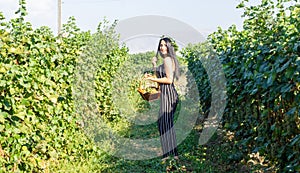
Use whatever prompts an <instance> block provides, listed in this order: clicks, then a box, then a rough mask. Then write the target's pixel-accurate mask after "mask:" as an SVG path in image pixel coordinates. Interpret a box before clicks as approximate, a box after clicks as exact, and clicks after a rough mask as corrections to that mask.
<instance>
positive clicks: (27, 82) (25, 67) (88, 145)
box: [0, 0, 127, 172]
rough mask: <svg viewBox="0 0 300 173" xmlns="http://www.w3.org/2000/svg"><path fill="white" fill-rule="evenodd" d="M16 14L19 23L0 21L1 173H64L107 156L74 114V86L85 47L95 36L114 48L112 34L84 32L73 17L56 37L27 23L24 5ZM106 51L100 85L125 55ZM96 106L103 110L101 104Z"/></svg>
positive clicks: (100, 31) (16, 21)
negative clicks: (64, 169) (64, 168)
mask: <svg viewBox="0 0 300 173" xmlns="http://www.w3.org/2000/svg"><path fill="white" fill-rule="evenodd" d="M16 13H17V14H20V17H18V18H16V19H12V20H10V21H9V22H6V23H5V22H3V21H2V19H4V16H3V15H2V13H1V21H0V22H1V30H0V141H1V142H0V169H1V171H4V172H40V171H41V172H42V171H50V172H52V171H58V170H59V169H60V168H61V167H59V165H57V164H58V163H65V162H68V163H69V162H71V163H72V162H74V163H78V162H80V161H81V160H88V161H90V162H94V163H95V162H96V161H95V160H101V158H102V157H103V156H105V155H106V154H104V153H103V152H100V150H99V149H98V148H97V147H96V146H95V145H94V143H93V142H92V141H90V139H88V138H87V137H86V135H85V134H84V131H83V129H82V126H81V123H80V122H81V115H80V114H77V113H76V112H75V111H74V100H73V98H72V91H73V87H72V86H73V82H74V77H73V76H74V73H75V70H76V65H77V61H78V57H80V55H81V54H82V52H83V50H85V47H86V45H87V43H88V42H89V41H90V40H91V39H92V38H94V37H95V35H97V34H98V35H100V36H99V37H101V38H102V40H105V41H106V42H107V43H110V42H111V37H107V36H108V35H112V33H111V34H110V33H108V31H103V30H99V31H98V32H97V33H96V34H91V33H90V32H83V31H80V29H79V28H78V27H77V26H76V23H75V19H74V18H73V17H71V18H70V19H69V21H68V23H67V24H65V25H64V26H63V29H62V31H63V33H62V34H61V35H60V36H58V37H56V36H54V35H53V33H52V31H51V30H50V29H49V28H48V27H41V28H38V29H33V28H32V27H31V24H30V23H28V22H25V21H24V17H25V15H26V8H25V1H24V0H20V8H19V10H18V11H17V12H16ZM114 42H115V43H116V41H114ZM100 46H101V45H100ZM103 46H104V45H103ZM105 51H106V53H107V57H108V58H107V59H102V60H103V61H104V62H100V63H101V65H102V67H109V68H110V69H109V70H110V71H107V70H106V71H101V72H99V76H97V79H98V80H101V79H100V78H101V77H103V76H104V77H105V78H104V79H103V80H105V81H106V80H108V79H109V77H110V75H111V74H108V75H106V74H107V73H112V72H113V70H114V69H116V67H117V64H118V63H119V61H120V60H119V59H114V58H112V57H113V56H115V55H118V56H120V59H122V58H123V57H124V56H125V55H126V52H127V50H125V49H124V48H118V45H116V44H114V45H111V47H110V48H109V49H106V50H105ZM112 63H115V65H114V66H112V65H111V64H112ZM112 68H114V69H112ZM105 87H106V88H107V85H106V86H105ZM102 90H105V89H102V88H101V90H100V92H104V91H102ZM105 92H106V93H109V92H110V91H105ZM105 92H104V93H105ZM98 100H99V102H100V103H101V105H103V104H102V102H103V98H99V99H98ZM107 104H108V105H110V104H111V103H107ZM99 109H101V110H103V111H107V110H105V109H103V108H102V107H100V108H99ZM108 113H109V112H106V114H108ZM95 165H96V164H95ZM95 167H96V166H95Z"/></svg>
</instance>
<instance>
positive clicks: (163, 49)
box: [159, 40, 168, 55]
mask: <svg viewBox="0 0 300 173" xmlns="http://www.w3.org/2000/svg"><path fill="white" fill-rule="evenodd" d="M159 51H160V52H161V54H163V55H166V54H167V53H168V48H167V43H166V42H165V40H161V42H160V45H159Z"/></svg>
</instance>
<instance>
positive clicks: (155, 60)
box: [152, 56, 157, 67]
mask: <svg viewBox="0 0 300 173" xmlns="http://www.w3.org/2000/svg"><path fill="white" fill-rule="evenodd" d="M156 62H157V58H156V56H155V57H153V58H152V65H153V67H156Z"/></svg>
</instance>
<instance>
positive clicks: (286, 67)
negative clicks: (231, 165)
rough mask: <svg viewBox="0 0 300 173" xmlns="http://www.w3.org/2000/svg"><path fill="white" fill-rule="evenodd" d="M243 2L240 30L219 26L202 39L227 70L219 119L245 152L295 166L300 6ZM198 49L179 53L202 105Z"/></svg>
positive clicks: (204, 88) (287, 168)
mask: <svg viewBox="0 0 300 173" xmlns="http://www.w3.org/2000/svg"><path fill="white" fill-rule="evenodd" d="M288 2H289V3H290V4H289V5H288V4H286V3H288ZM245 4H246V2H244V1H243V2H242V3H241V4H240V5H239V8H244V10H245V12H244V17H245V21H244V26H243V28H244V30H242V31H238V30H237V29H236V28H235V26H232V27H230V28H229V29H228V30H222V29H219V30H218V31H216V32H214V33H213V34H211V35H210V36H209V38H208V41H207V43H204V44H210V45H212V48H213V50H214V52H216V53H217V54H218V57H219V59H220V60H221V62H222V64H223V69H224V72H225V75H226V80H227V95H228V100H227V101H228V104H227V107H226V112H225V114H224V116H223V119H224V122H223V124H224V125H225V127H226V128H227V129H228V130H230V131H233V132H234V134H235V140H236V147H237V149H239V151H241V152H242V153H243V157H244V158H249V155H250V154H251V153H257V152H258V153H260V154H263V155H264V156H266V158H267V160H268V161H270V162H271V163H273V164H274V165H275V168H274V169H275V170H278V171H280V172H295V171H299V161H300V160H299V157H297V155H299V150H300V143H299V142H300V141H299V140H298V139H299V135H298V134H299V132H300V120H299V109H300V105H299V101H300V95H299V92H300V88H299V85H300V80H299V79H300V76H299V71H300V61H299V60H300V59H299V56H300V54H299V49H300V44H299V43H300V42H299V40H300V38H299V35H300V34H299V28H300V27H299V23H300V21H299V19H300V18H299V16H300V8H299V5H296V4H294V3H293V1H284V2H283V1H278V2H277V4H275V3H274V2H273V1H269V0H264V1H262V3H261V4H260V5H258V6H251V7H247V6H246V5H245ZM202 47H203V46H202ZM202 52H203V51H201V45H195V46H190V47H188V48H187V49H186V50H185V51H184V52H183V53H184V57H185V58H186V59H187V61H188V62H189V67H190V70H191V71H192V72H193V74H195V78H196V79H197V81H198V86H199V87H200V89H199V91H200V96H201V98H202V99H203V100H202V101H204V103H203V104H204V108H206V107H207V106H206V105H209V103H210V101H211V100H210V97H209V95H208V94H207V93H210V87H208V85H209V82H208V78H207V74H206V73H205V69H203V67H202V65H201V62H200V60H199V59H198V57H199V55H201V54H202ZM205 110H207V109H205Z"/></svg>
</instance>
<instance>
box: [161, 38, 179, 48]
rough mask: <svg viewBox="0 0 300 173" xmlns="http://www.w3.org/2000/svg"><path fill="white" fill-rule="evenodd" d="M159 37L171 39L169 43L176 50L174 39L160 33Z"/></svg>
mask: <svg viewBox="0 0 300 173" xmlns="http://www.w3.org/2000/svg"><path fill="white" fill-rule="evenodd" d="M160 38H161V39H163V38H167V39H169V40H170V41H171V45H172V46H173V47H174V51H175V52H176V51H177V50H178V45H177V44H176V42H175V40H174V39H173V38H172V37H169V36H166V35H162V36H161V37H160Z"/></svg>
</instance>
